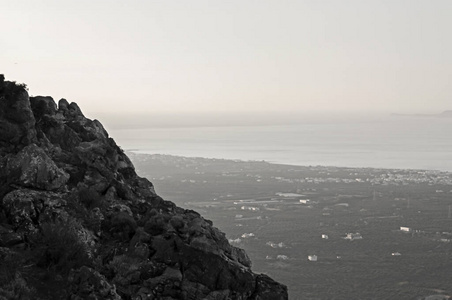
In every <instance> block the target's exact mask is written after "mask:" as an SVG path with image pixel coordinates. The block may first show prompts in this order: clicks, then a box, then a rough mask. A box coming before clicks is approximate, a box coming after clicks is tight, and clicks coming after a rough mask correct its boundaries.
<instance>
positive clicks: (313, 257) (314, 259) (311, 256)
mask: <svg viewBox="0 0 452 300" xmlns="http://www.w3.org/2000/svg"><path fill="white" fill-rule="evenodd" d="M308 260H309V261H317V255H308Z"/></svg>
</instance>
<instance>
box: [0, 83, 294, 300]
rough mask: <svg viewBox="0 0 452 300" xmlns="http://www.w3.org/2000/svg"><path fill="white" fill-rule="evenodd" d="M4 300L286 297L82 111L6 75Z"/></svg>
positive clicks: (1, 185) (0, 164) (2, 127)
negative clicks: (140, 170) (168, 196)
mask: <svg viewBox="0 0 452 300" xmlns="http://www.w3.org/2000/svg"><path fill="white" fill-rule="evenodd" d="M0 265H1V266H2V267H1V268H0V299H167V300H169V299H212V300H213V299H218V300H220V299H243V300H244V299H255V300H264V299H287V298H288V296H287V288H286V286H284V285H282V284H279V283H277V282H275V281H274V280H272V279H271V278H270V277H268V276H266V275H264V274H260V275H258V274H254V273H253V272H252V271H251V262H250V259H249V258H248V256H247V255H246V253H245V252H244V251H243V250H242V249H239V248H236V247H234V246H231V245H230V244H229V243H228V241H227V239H226V238H225V235H224V233H222V232H221V231H219V230H218V229H217V228H215V227H213V225H212V222H210V221H209V220H205V219H204V218H203V217H201V216H200V215H199V214H198V213H197V212H195V211H192V210H186V209H182V208H180V207H177V206H176V205H175V204H174V203H172V202H169V201H165V200H163V199H162V198H161V197H159V196H158V195H157V194H156V193H155V191H154V188H153V185H152V183H151V182H149V181H148V180H147V179H144V178H140V177H139V176H137V174H136V172H135V169H134V166H133V165H132V163H131V161H130V160H129V158H128V157H127V156H126V155H125V154H124V152H123V151H122V150H121V149H120V148H119V147H118V146H117V145H116V143H115V142H114V140H113V139H112V138H110V137H109V136H108V133H107V132H106V131H105V129H104V128H103V126H102V124H101V123H100V122H98V121H97V120H90V119H87V118H86V117H85V116H84V115H83V113H82V111H81V110H80V108H79V107H78V106H77V104H75V103H69V102H68V101H66V100H65V99H61V100H60V101H59V102H58V105H57V104H56V103H55V102H54V100H53V99H52V98H51V97H41V96H39V97H29V96H28V93H27V91H26V87H25V85H20V84H16V83H15V82H9V81H5V80H4V76H3V75H0Z"/></svg>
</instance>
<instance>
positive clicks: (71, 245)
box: [35, 217, 93, 274]
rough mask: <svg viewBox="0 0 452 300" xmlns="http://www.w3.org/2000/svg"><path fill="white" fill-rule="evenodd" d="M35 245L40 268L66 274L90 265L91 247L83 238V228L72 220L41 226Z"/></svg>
mask: <svg viewBox="0 0 452 300" xmlns="http://www.w3.org/2000/svg"><path fill="white" fill-rule="evenodd" d="M35 243H36V245H38V246H37V247H38V249H37V250H38V251H37V252H38V253H39V254H38V259H39V262H38V264H39V265H40V266H41V267H46V268H50V269H55V271H58V272H62V273H64V274H66V273H68V272H69V271H70V270H71V269H72V268H79V267H81V266H84V265H92V252H93V251H92V249H91V245H89V244H88V241H87V240H86V239H85V238H84V237H83V227H82V226H81V225H80V223H79V222H77V221H76V220H75V219H73V218H70V217H68V219H67V220H59V221H56V222H53V223H45V224H43V225H42V226H41V236H40V237H39V238H38V240H36V241H35Z"/></svg>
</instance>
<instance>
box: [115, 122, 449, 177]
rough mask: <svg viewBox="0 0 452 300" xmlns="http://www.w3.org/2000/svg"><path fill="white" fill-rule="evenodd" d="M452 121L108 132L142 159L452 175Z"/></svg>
mask: <svg viewBox="0 0 452 300" xmlns="http://www.w3.org/2000/svg"><path fill="white" fill-rule="evenodd" d="M451 125H452V119H440V118H408V117H385V118H377V119H373V120H364V119H363V120H354V121H341V122H334V121H328V120H324V121H322V122H306V123H302V124H295V125H278V126H229V127H191V128H146V129H120V130H109V131H110V133H111V136H112V137H113V138H114V139H115V140H116V142H117V143H118V144H119V145H121V147H122V148H123V149H135V150H138V152H140V153H149V154H154V153H160V154H171V155H180V156H195V157H208V158H226V159H240V160H265V161H268V162H274V163H283V164H293V165H328V166H339V167H374V168H403V169H408V168H409V169H434V170H443V171H452V126H451Z"/></svg>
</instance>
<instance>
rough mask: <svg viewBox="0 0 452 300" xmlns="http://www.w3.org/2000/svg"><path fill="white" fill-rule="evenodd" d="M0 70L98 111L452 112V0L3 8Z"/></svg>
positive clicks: (243, 0) (166, 0) (25, 4)
mask: <svg viewBox="0 0 452 300" xmlns="http://www.w3.org/2000/svg"><path fill="white" fill-rule="evenodd" d="M0 15H1V17H0V26H1V28H2V31H1V32H2V34H1V35H0V49H1V51H0V53H1V54H0V73H4V74H5V76H6V78H7V79H10V80H17V81H19V82H24V83H27V84H28V86H29V89H30V91H29V92H30V94H32V95H50V96H53V97H54V99H56V100H58V99H60V98H63V97H64V98H66V99H68V100H69V101H75V102H77V103H79V105H80V106H81V108H82V110H83V111H84V112H85V113H87V114H88V115H94V114H96V113H98V112H104V113H110V112H115V113H128V114H132V113H135V112H140V113H146V114H153V113H167V112H187V113H190V112H217V113H218V112H219V113H222V112H236V111H239V112H250V111H256V112H267V111H275V112H286V111H287V112H297V111H300V112H308V111H319V110H334V111H344V110H371V111H388V112H440V111H442V110H446V109H452V105H451V104H452V85H451V79H452V33H451V30H452V17H451V16H452V1H451V0H444V1H441V0H425V1H417V0H406V1H403V0H380V1H371V0H368V1H366V0H356V1H352V0H334V1H333V0H330V1H322V0H312V1H302V0H299V1H284V0H272V1H266V0H260V1H251V0H237V1H227V0H224V1H215V0H206V1H196V0H192V1H188V0H183V1H171V0H162V1H151V0H142V1H130V0H129V1H115V0H108V1H96V0H89V1H85V0H74V1H72V0H71V1H68V0H58V1H50V0H45V1H39V0H30V1H21V0H15V1H11V0H7V1H5V0H0Z"/></svg>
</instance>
